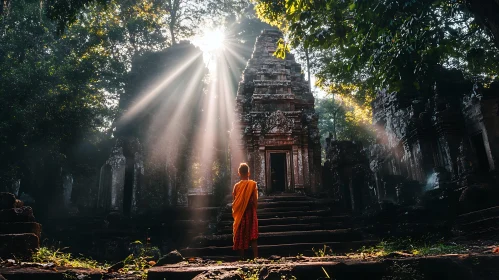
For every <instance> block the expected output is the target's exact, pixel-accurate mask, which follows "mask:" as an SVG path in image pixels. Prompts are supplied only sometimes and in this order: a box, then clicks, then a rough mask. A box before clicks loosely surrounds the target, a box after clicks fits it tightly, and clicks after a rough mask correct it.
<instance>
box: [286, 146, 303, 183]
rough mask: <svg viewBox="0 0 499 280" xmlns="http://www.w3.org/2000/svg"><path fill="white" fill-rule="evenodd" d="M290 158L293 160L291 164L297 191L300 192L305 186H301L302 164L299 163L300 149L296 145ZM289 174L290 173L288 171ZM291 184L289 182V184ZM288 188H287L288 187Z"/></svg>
mask: <svg viewBox="0 0 499 280" xmlns="http://www.w3.org/2000/svg"><path fill="white" fill-rule="evenodd" d="M290 156H291V157H292V159H293V162H292V163H291V166H292V167H293V175H294V176H293V177H294V178H293V180H294V181H295V190H296V191H300V189H302V188H303V185H302V184H300V177H301V176H300V175H301V174H300V169H301V168H300V163H299V162H298V147H297V146H296V145H293V148H292V151H291V153H290ZM288 172H289V171H288ZM289 183H290V182H288V184H289ZM286 187H287V186H286Z"/></svg>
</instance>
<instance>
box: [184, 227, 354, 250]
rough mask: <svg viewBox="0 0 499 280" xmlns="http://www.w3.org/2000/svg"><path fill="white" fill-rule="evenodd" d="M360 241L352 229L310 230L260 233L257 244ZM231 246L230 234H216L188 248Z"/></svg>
mask: <svg viewBox="0 0 499 280" xmlns="http://www.w3.org/2000/svg"><path fill="white" fill-rule="evenodd" d="M357 240H362V234H361V233H360V232H358V231H355V230H352V229H338V230H310V231H286V232H266V233H260V234H259V237H258V243H259V244H262V245H274V244H282V243H285V244H291V243H294V242H297V243H316V242H348V241H357ZM229 245H232V234H218V235H207V236H198V237H195V238H194V240H193V242H192V243H191V246H190V247H196V248H201V247H208V246H229Z"/></svg>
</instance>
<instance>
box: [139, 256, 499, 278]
mask: <svg viewBox="0 0 499 280" xmlns="http://www.w3.org/2000/svg"><path fill="white" fill-rule="evenodd" d="M312 259H314V258H312ZM498 265H499V256H498V255H485V254H480V255H478V254H473V255H469V254H461V255H458V254H456V255H443V256H430V257H410V258H383V259H367V260H359V259H345V258H328V259H323V260H319V259H315V260H311V259H305V260H302V261H293V262H290V261H284V262H278V261H277V262H273V263H268V262H266V263H260V262H258V263H248V262H233V263H222V264H189V265H186V264H185V263H182V264H174V265H166V266H158V267H153V268H151V269H149V272H148V276H147V279H148V280H164V279H175V280H190V279H198V280H199V279H241V276H236V275H233V274H232V277H230V276H228V275H227V274H226V275H227V276H226V277H224V278H222V277H220V278H215V277H216V276H214V275H221V274H223V273H224V272H225V273H227V272H230V271H233V272H234V271H240V270H246V271H247V270H249V271H262V272H263V273H261V274H260V275H258V276H257V277H256V278H255V279H263V278H264V277H266V276H267V275H266V274H267V273H269V272H270V271H272V272H273V273H269V274H268V276H269V277H268V278H265V279H284V278H285V279H290V278H288V277H286V276H285V274H286V273H287V272H289V273H290V274H292V276H293V277H294V278H293V279H328V278H329V277H330V278H331V279H336V280H347V279H348V280H349V279H370V280H382V279H499V271H498V270H497V267H498ZM278 271H279V272H281V273H282V276H281V275H280V273H276V272H278ZM325 272H327V274H328V276H329V277H327V276H326V274H325ZM202 273H210V274H211V275H210V276H206V275H205V276H204V277H202V275H201V274H202ZM198 275H199V276H198ZM196 276H198V277H196ZM229 277H230V278H229Z"/></svg>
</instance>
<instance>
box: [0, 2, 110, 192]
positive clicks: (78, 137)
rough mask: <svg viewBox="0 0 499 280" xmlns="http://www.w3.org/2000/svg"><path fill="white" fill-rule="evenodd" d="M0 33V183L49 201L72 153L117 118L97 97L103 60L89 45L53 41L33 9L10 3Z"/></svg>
mask: <svg viewBox="0 0 499 280" xmlns="http://www.w3.org/2000/svg"><path fill="white" fill-rule="evenodd" d="M0 29H1V33H0V76H1V77H2V79H0V135H1V137H0V157H1V158H2V162H1V163H0V183H1V184H2V187H5V186H6V185H8V184H10V183H11V181H12V180H16V179H20V178H21V179H22V183H21V184H22V186H21V187H22V188H23V187H26V188H27V189H30V188H35V191H40V190H39V189H38V190H37V189H36V188H38V187H41V189H42V191H40V192H43V191H45V192H47V193H50V190H51V189H53V185H55V184H54V181H53V179H54V178H51V177H56V176H55V175H56V174H57V172H60V166H61V164H63V163H64V162H67V156H68V155H69V154H70V153H71V151H72V150H73V149H74V147H75V146H77V145H79V144H81V143H85V142H93V141H95V137H94V136H96V135H100V134H101V133H102V132H101V131H103V130H104V128H105V127H106V125H105V120H106V119H108V118H112V117H113V115H114V113H115V111H114V110H113V109H112V108H109V107H108V106H107V104H106V102H107V97H106V93H105V92H104V91H102V90H101V88H102V87H101V83H102V79H101V78H100V77H101V76H103V73H105V71H106V70H105V69H106V67H105V64H106V59H105V56H104V55H103V54H102V53H101V52H100V51H99V49H98V48H97V46H98V42H97V41H95V40H91V39H89V38H88V37H74V36H65V37H63V38H58V37H56V36H54V32H55V30H56V26H55V25H54V24H53V23H52V22H51V21H49V20H48V19H47V18H46V17H45V16H44V15H43V13H40V3H39V2H38V1H32V0H25V1H14V2H11V3H10V8H9V12H8V13H4V14H3V15H2V16H1V18H0ZM58 170H59V171H58ZM44 188H45V189H44Z"/></svg>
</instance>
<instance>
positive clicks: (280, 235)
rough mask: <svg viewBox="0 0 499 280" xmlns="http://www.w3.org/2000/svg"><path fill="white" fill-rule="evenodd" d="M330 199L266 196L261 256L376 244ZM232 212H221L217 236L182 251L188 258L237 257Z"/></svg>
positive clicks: (261, 213)
mask: <svg viewBox="0 0 499 280" xmlns="http://www.w3.org/2000/svg"><path fill="white" fill-rule="evenodd" d="M331 206H332V203H331V201H330V200H327V199H315V198H311V197H307V196H304V195H300V194H278V195H272V196H262V197H260V198H259V202H258V209H257V213H258V223H259V232H260V236H259V239H258V247H259V254H260V256H262V257H268V256H270V255H280V256H296V255H298V254H303V255H309V256H313V255H314V251H313V248H315V251H317V252H318V250H319V249H323V248H324V245H326V246H328V247H329V248H330V249H331V250H332V252H333V253H340V252H342V253H344V252H349V251H351V250H356V249H358V248H360V247H362V246H368V245H371V244H374V243H375V241H373V240H364V238H363V235H362V233H361V232H360V231H358V230H355V229H353V223H352V220H351V217H350V216H349V215H344V214H337V213H334V211H332V210H331ZM232 222H233V220H232V213H231V204H228V205H227V206H226V207H224V208H223V210H222V211H221V213H219V222H218V224H217V227H216V230H215V232H214V233H213V234H211V235H210V234H208V235H199V236H197V237H195V238H194V239H193V241H192V242H191V244H190V246H189V247H188V248H185V249H183V250H181V253H182V255H183V256H184V257H203V258H207V259H210V258H214V259H224V258H231V257H233V256H235V255H237V254H235V252H234V251H233V250H232Z"/></svg>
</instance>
